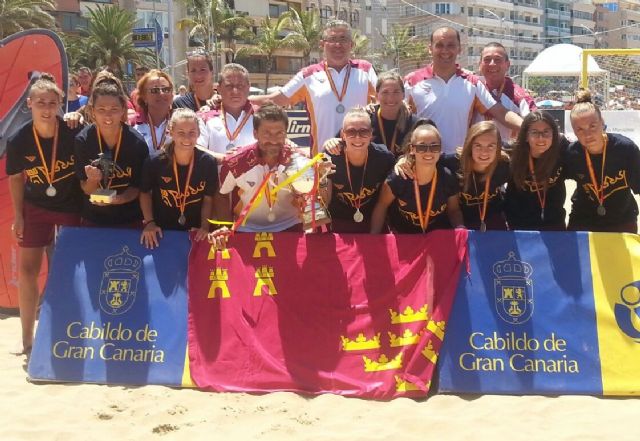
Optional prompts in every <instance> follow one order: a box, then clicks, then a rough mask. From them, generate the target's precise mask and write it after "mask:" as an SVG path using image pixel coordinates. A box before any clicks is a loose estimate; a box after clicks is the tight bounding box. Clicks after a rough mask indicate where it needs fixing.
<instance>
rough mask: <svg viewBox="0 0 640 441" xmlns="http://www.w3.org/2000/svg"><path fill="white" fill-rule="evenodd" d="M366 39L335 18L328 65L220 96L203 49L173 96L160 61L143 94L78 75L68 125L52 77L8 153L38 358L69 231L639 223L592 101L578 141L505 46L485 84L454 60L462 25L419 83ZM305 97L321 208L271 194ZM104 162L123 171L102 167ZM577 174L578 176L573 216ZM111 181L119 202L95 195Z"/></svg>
mask: <svg viewBox="0 0 640 441" xmlns="http://www.w3.org/2000/svg"><path fill="white" fill-rule="evenodd" d="M352 47H353V40H352V36H351V29H350V27H349V25H348V24H347V23H345V22H343V21H339V20H334V21H331V22H329V23H327V25H326V27H325V29H324V32H323V38H322V41H321V48H322V51H323V56H324V59H323V61H321V62H320V63H317V64H313V65H310V66H307V67H305V68H303V69H302V70H301V71H300V72H299V73H298V74H297V75H295V76H294V77H293V78H292V79H291V80H290V81H289V82H288V83H287V84H286V85H285V86H284V87H282V88H280V89H279V90H278V91H277V92H274V93H271V94H269V95H260V96H249V88H250V82H249V72H248V71H247V69H245V68H244V67H243V66H241V65H239V64H228V65H225V66H224V67H223V68H222V69H221V71H220V72H219V75H218V85H217V90H216V89H215V88H214V82H213V62H212V60H211V58H210V57H209V55H208V54H207V53H205V52H203V51H195V52H192V53H189V54H187V71H188V78H189V91H188V92H187V93H185V94H184V95H178V96H175V97H174V84H173V81H172V79H171V77H170V76H169V75H167V74H166V73H164V72H162V71H159V70H150V71H147V72H146V73H145V72H141V77H140V78H139V80H138V82H137V88H136V89H135V90H134V91H133V92H132V93H131V95H128V94H127V93H126V92H125V89H124V87H123V85H122V83H121V82H120V80H119V79H118V78H116V77H115V76H114V75H113V74H111V73H109V72H108V71H102V72H100V73H98V74H97V75H96V77H95V79H93V78H91V77H89V80H88V81H87V79H86V78H85V79H84V81H81V83H84V84H85V86H84V87H83V90H82V94H83V95H85V94H86V96H87V97H88V102H87V103H86V106H84V107H83V108H81V109H79V110H78V111H73V112H68V113H66V114H65V116H64V118H61V117H60V116H59V114H60V110H61V105H62V102H63V100H64V94H63V92H62V91H61V90H60V89H59V88H58V86H57V85H56V83H55V80H54V78H52V77H51V76H50V75H48V74H42V75H41V77H40V79H38V80H37V81H35V83H33V85H32V86H31V89H30V94H29V98H28V106H29V108H30V109H31V112H32V117H33V118H32V120H31V121H30V122H28V123H27V124H26V125H25V126H23V127H22V128H21V129H20V130H19V131H18V132H17V133H16V134H15V135H14V136H13V137H11V139H9V142H8V148H7V162H6V171H7V175H8V176H9V183H10V184H9V185H10V191H11V195H12V200H13V208H14V212H15V219H14V222H13V226H12V230H13V233H14V236H15V238H16V240H17V241H18V243H19V244H20V246H21V255H20V276H19V290H20V297H19V299H20V300H19V302H20V315H21V321H22V329H23V347H24V350H25V351H29V350H30V348H31V344H32V339H33V327H34V322H35V317H36V310H37V304H38V300H37V299H38V286H37V276H38V274H39V271H40V267H41V263H42V257H43V255H44V254H45V251H46V250H48V249H49V246H50V245H51V244H52V243H53V240H54V234H55V228H56V227H57V226H60V225H75V226H77V225H85V226H91V227H99V226H107V227H124V228H142V233H141V242H142V243H143V244H144V245H145V246H147V247H149V248H154V247H157V246H159V245H160V243H161V238H162V232H163V230H165V229H172V230H192V229H193V230H196V232H195V235H194V237H195V240H203V239H205V238H209V240H211V241H213V242H215V243H216V244H218V245H219V246H223V244H224V242H225V238H226V237H227V236H228V233H229V230H230V227H229V226H227V225H232V227H231V229H233V230H235V229H237V230H238V231H248V232H257V231H271V232H279V231H303V229H305V228H307V227H308V225H304V227H303V223H302V218H303V216H302V213H303V212H305V210H307V211H308V207H309V205H310V204H311V205H312V206H313V209H312V210H311V212H312V213H311V216H312V220H311V225H312V226H315V225H314V224H315V219H316V218H315V217H314V216H315V215H316V212H317V211H322V210H326V211H327V212H328V213H329V214H328V215H329V216H330V217H331V224H330V227H329V229H330V230H331V231H333V232H336V233H381V232H389V231H391V232H396V233H424V232H428V231H431V230H433V229H437V228H459V227H460V228H465V227H466V228H469V229H478V230H481V231H485V230H507V229H511V230H523V229H524V230H565V229H567V228H568V229H570V230H588V231H619V232H633V233H636V232H637V227H636V225H637V215H638V208H637V204H636V202H635V199H634V197H633V193H634V192H635V193H638V191H639V190H640V177H639V171H640V151H639V149H638V147H637V146H636V145H635V144H634V143H633V142H632V141H631V140H629V139H628V138H625V137H623V136H620V135H617V134H612V133H606V132H605V125H604V122H603V119H602V116H601V113H600V110H599V108H598V107H597V106H596V105H595V104H594V103H592V102H591V97H590V94H589V92H588V91H579V92H578V93H577V102H576V104H575V106H574V107H573V109H572V111H571V124H572V126H573V130H574V132H575V134H576V136H577V141H575V142H573V143H569V142H568V141H567V140H566V139H565V138H564V136H562V134H561V133H559V130H558V126H557V124H556V122H555V121H554V119H553V118H551V117H550V116H549V115H548V114H546V113H544V112H541V111H538V110H536V108H535V104H534V103H533V100H532V99H531V98H530V97H529V96H528V95H527V94H526V92H525V91H524V90H523V89H522V88H520V87H519V86H518V85H516V84H515V83H514V82H513V81H512V80H511V79H510V78H509V77H507V76H506V73H507V71H508V68H509V59H508V54H507V52H506V51H505V48H504V47H503V46H502V45H501V44H499V43H491V44H489V45H487V46H486V47H485V48H484V50H483V52H482V56H481V60H480V66H479V71H480V73H481V74H482V76H477V75H475V74H473V73H471V72H468V71H466V70H463V69H461V68H460V67H459V66H458V65H457V64H456V60H457V57H458V55H459V54H460V52H461V44H460V35H459V33H458V32H457V31H456V30H455V29H452V28H448V27H443V28H439V29H437V30H435V31H434V32H433V33H432V35H431V39H430V45H429V52H430V54H431V56H432V63H431V64H429V65H427V66H425V67H424V68H422V69H419V70H417V71H414V72H412V73H410V74H409V75H407V76H406V77H405V78H402V77H400V76H399V75H398V74H397V73H395V72H385V73H383V74H381V75H380V76H377V75H376V73H375V71H374V69H373V68H372V66H371V64H370V63H369V62H367V61H364V60H354V59H351V49H352ZM80 75H85V76H86V75H90V73H88V72H80ZM74 81H75V79H74ZM89 85H90V86H89ZM73 95H74V96H69V97H68V98H70V99H71V98H76V99H77V97H76V96H75V93H74V94H73ZM301 102H302V103H304V105H305V107H306V110H307V112H308V114H309V118H310V123H311V139H312V147H311V153H312V155H315V154H316V153H317V152H318V151H320V152H322V151H324V152H325V154H326V156H327V157H328V158H330V159H331V161H330V162H329V161H319V162H318V163H317V164H316V165H315V166H314V167H315V171H314V188H313V190H312V191H311V199H313V200H316V201H319V202H318V203H316V202H314V201H313V200H312V201H310V200H309V199H310V198H309V195H304V194H299V193H297V192H295V191H290V189H289V188H288V187H283V188H282V189H280V190H279V191H274V189H278V188H279V187H282V184H283V182H284V181H285V180H286V179H287V176H288V175H287V173H286V172H287V168H288V167H289V166H290V165H291V162H292V159H293V158H295V157H296V156H299V155H300V154H301V152H300V149H299V148H298V147H297V146H296V145H295V144H294V143H292V142H291V141H289V140H288V139H287V127H288V117H287V113H286V112H285V111H284V110H283V107H284V106H289V105H293V104H297V103H301ZM127 122H128V123H127ZM507 152H508V154H507ZM105 157H106V158H108V161H107V163H110V164H111V167H107V169H108V170H107V169H105V167H104V164H105V162H103V161H102V162H101V161H97V159H98V158H102V159H104V158H105ZM101 163H102V166H101ZM566 179H571V180H575V181H576V183H577V188H576V190H575V193H574V194H573V196H572V209H571V213H570V215H569V224H568V225H566V224H565V217H566V213H565V210H564V202H565V198H566V194H565V185H564V181H565V180H566ZM101 190H102V191H104V190H115V196H113V197H112V198H111V199H110V200H109V201H107V202H106V203H105V202H102V201H100V200H99V199H94V198H92V197H91V195H92V194H95V193H96V192H98V191H101ZM316 205H317V207H318V209H317V210H316ZM210 220H213V221H214V223H217V224H218V225H217V226H214V225H212V223H211V222H210ZM239 220H241V221H242V222H238V221H239ZM220 225H222V226H221V227H220ZM218 227H220V228H218ZM212 230H213V231H212Z"/></svg>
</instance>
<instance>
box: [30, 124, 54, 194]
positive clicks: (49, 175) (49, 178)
mask: <svg viewBox="0 0 640 441" xmlns="http://www.w3.org/2000/svg"><path fill="white" fill-rule="evenodd" d="M32 128H33V139H34V140H35V141H36V147H38V154H39V155H40V160H41V161H42V166H43V167H44V172H45V174H46V175H47V183H48V184H49V186H52V185H53V179H54V176H55V174H56V156H57V152H58V120H57V119H56V128H55V131H56V132H55V134H54V135H53V146H52V148H51V167H49V166H48V165H47V161H46V160H45V159H44V151H43V150H42V145H40V138H39V137H38V133H37V132H36V125H35V124H33V127H32Z"/></svg>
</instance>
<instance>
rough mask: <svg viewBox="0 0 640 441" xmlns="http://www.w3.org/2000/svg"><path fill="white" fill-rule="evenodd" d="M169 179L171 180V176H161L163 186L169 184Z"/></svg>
mask: <svg viewBox="0 0 640 441" xmlns="http://www.w3.org/2000/svg"><path fill="white" fill-rule="evenodd" d="M171 179H173V178H172V177H171V176H162V180H163V181H164V183H165V184H168V183H169V182H171Z"/></svg>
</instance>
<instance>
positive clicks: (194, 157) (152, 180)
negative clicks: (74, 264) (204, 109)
mask: <svg viewBox="0 0 640 441" xmlns="http://www.w3.org/2000/svg"><path fill="white" fill-rule="evenodd" d="M169 134H170V135H171V141H169V143H167V144H166V145H165V147H164V150H163V151H162V152H161V153H160V154H159V155H158V156H155V157H152V158H149V159H148V160H147V161H146V162H145V165H144V170H143V173H142V185H141V187H140V208H141V209H142V214H143V216H144V220H143V223H144V229H143V230H142V235H141V237H140V243H142V244H143V245H144V246H146V247H147V248H156V247H158V246H159V245H160V238H162V231H163V230H165V229H169V230H183V231H186V230H197V231H196V234H195V240H202V239H205V238H206V237H207V234H208V233H209V222H208V219H209V218H211V217H212V207H213V196H214V195H215V194H216V192H217V191H218V167H217V164H216V160H215V158H214V157H213V156H212V155H211V154H210V153H208V152H206V151H204V150H201V149H199V148H198V147H197V146H196V140H197V139H198V136H199V135H200V131H199V128H198V117H197V116H196V114H195V112H193V111H192V110H190V109H176V110H175V111H174V112H173V115H172V116H171V120H170V121H169Z"/></svg>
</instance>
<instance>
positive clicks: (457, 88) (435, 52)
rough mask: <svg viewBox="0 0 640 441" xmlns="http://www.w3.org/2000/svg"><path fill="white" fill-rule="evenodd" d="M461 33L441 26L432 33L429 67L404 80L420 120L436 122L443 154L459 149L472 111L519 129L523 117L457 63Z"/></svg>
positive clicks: (407, 97) (406, 94) (412, 105)
mask: <svg viewBox="0 0 640 441" xmlns="http://www.w3.org/2000/svg"><path fill="white" fill-rule="evenodd" d="M460 51H461V46H460V34H459V33H458V31H456V30H455V29H453V28H450V27H442V28H439V29H436V30H435V31H433V33H432V34H431V40H430V43H429V53H430V54H431V56H432V59H433V61H432V64H430V65H428V66H426V67H424V68H422V69H419V70H416V71H414V72H412V73H410V74H409V75H407V76H406V77H405V98H406V99H407V102H408V103H409V105H410V106H411V107H412V109H413V111H414V112H415V113H416V114H417V115H418V117H419V118H424V119H430V120H432V121H434V122H435V123H436V125H437V126H438V129H439V130H440V133H441V134H442V146H443V152H444V153H454V152H455V149H456V148H457V147H460V146H462V144H463V143H464V139H465V137H466V135H467V129H468V128H469V120H470V116H471V115H472V112H473V111H474V109H477V110H478V111H479V112H480V113H482V114H484V113H487V112H488V113H490V114H491V116H492V117H494V118H495V119H496V121H498V122H500V123H502V124H504V125H506V126H508V127H510V128H511V129H513V130H518V129H519V128H520V125H521V124H522V118H521V117H520V116H519V115H518V114H516V113H514V112H512V111H509V110H507V109H505V108H504V106H503V105H502V104H500V103H498V102H496V100H495V99H494V98H493V97H492V96H491V93H489V91H488V90H487V88H486V87H485V86H484V84H482V83H481V82H480V81H479V79H478V77H477V76H476V75H474V74H472V73H471V72H468V71H466V70H463V69H461V68H460V66H459V65H458V64H457V63H456V61H457V58H458V55H459V54H460Z"/></svg>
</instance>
